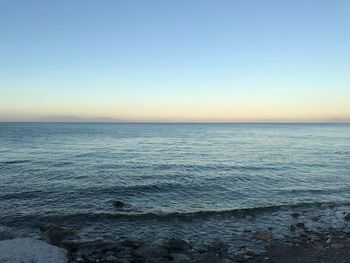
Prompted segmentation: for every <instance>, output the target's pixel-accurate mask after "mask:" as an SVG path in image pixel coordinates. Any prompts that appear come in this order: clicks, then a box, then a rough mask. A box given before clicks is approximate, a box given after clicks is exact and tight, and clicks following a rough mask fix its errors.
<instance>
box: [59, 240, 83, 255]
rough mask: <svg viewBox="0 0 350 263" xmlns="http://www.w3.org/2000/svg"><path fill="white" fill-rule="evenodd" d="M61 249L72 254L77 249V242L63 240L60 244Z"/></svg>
mask: <svg viewBox="0 0 350 263" xmlns="http://www.w3.org/2000/svg"><path fill="white" fill-rule="evenodd" d="M62 247H64V248H65V249H66V250H67V251H68V252H70V253H74V252H77V251H78V249H79V242H77V241H73V240H65V241H63V242H62Z"/></svg>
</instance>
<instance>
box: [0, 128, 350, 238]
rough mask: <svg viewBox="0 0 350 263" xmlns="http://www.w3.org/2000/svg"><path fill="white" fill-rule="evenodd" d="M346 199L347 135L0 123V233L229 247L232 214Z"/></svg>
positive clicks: (349, 187)
mask: <svg viewBox="0 0 350 263" xmlns="http://www.w3.org/2000/svg"><path fill="white" fill-rule="evenodd" d="M113 200H121V201H123V202H125V203H126V206H125V207H123V208H115V207H113V205H112V201H113ZM349 200H350V125H345V124H344V125H339V124H338V125H337V124H334V125H331V124H319V125H317V124H83V123H77V124H72V123H66V124H63V123H59V124H58V123H56V124H48V123H1V124H0V211H1V213H0V224H5V225H10V226H15V227H18V228H23V229H32V230H33V229H37V227H38V225H40V224H42V223H48V222H49V223H50V222H51V223H52V222H54V223H59V224H62V225H67V226H70V227H73V228H75V229H78V230H79V231H80V234H81V236H82V237H83V238H86V239H89V240H93V239H95V238H105V239H115V238H120V237H122V236H126V235H134V236H137V237H143V236H147V235H151V236H152V235H153V236H154V235H158V236H159V237H160V238H161V237H162V236H167V235H173V234H177V235H185V236H188V237H189V238H195V237H199V236H205V234H206V233H209V234H210V235H211V236H215V235H218V236H220V237H223V236H227V237H228V238H232V235H233V234H232V233H233V232H237V231H238V230H237V229H240V227H242V225H245V227H247V226H251V225H252V224H248V223H246V222H245V221H244V218H241V216H240V215H241V213H240V211H250V212H252V211H254V209H256V210H257V211H259V210H263V209H265V208H266V209H268V208H269V207H270V208H280V209H281V210H283V209H286V207H293V206H296V207H303V206H308V205H311V206H312V205H313V204H319V203H320V202H329V201H332V202H337V203H347V202H349ZM247 209H248V210H247ZM272 210H273V209H272ZM273 211H275V210H273ZM273 211H272V212H271V214H273ZM281 218H282V219H281ZM264 220H265V221H264ZM271 220H275V221H276V222H274V224H275V225H279V223H281V222H280V221H279V220H282V221H283V220H284V219H283V217H281V216H278V217H276V218H275V219H268V217H266V219H264V217H262V219H261V220H260V221H259V223H256V224H257V225H258V227H261V226H264V224H266V225H267V224H269V221H271ZM281 225H282V223H281Z"/></svg>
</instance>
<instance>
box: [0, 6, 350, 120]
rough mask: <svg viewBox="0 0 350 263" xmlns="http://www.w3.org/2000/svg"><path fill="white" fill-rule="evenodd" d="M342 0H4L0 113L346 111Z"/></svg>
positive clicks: (156, 115)
mask: <svg viewBox="0 0 350 263" xmlns="http://www.w3.org/2000/svg"><path fill="white" fill-rule="evenodd" d="M349 14H350V1H348V0H332V1H330V0H327V1H325V0H323V1H322V0H285V1H280V0H274V1H272V0H266V1H261V0H248V1H247V0H222V1H215V0H210V1H209V0H197V1H194V0H176V1H170V0H149V1H145V0H139V1H135V0H120V1H112V0H105V1H97V0H95V1H91V0H75V1H71V0H60V1H51V0H42V1H38V0H31V1H27V0H22V1H20V0H0V120H27V119H32V118H40V117H47V116H67V115H73V116H78V117H82V118H91V117H111V118H116V119H121V120H160V121H162V120H169V121H259V120H262V121H263V120H268V121H269V120H278V121H280V120H281V121H289V120H293V121H298V120H300V121H315V120H316V121H317V120H324V119H329V118H345V119H350V15H349Z"/></svg>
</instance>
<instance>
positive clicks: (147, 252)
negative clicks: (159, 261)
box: [134, 245, 169, 259]
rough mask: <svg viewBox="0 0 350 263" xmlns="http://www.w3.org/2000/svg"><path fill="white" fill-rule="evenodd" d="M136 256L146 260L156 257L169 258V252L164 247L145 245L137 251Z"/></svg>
mask: <svg viewBox="0 0 350 263" xmlns="http://www.w3.org/2000/svg"><path fill="white" fill-rule="evenodd" d="M134 253H135V256H136V257H139V258H144V259H150V258H155V257H168V254H169V252H168V250H167V249H165V248H163V247H157V246H150V245H143V246H140V247H138V248H137V249H136V250H135V252H134Z"/></svg>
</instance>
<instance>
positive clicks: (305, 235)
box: [0, 203, 350, 263]
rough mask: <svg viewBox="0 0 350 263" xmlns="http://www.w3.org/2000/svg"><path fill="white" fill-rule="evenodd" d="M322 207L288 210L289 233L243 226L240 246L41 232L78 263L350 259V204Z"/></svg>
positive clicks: (55, 229) (53, 228) (59, 229)
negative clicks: (88, 239)
mask: <svg viewBox="0 0 350 263" xmlns="http://www.w3.org/2000/svg"><path fill="white" fill-rule="evenodd" d="M318 209H319V212H315V211H314V210H312V211H304V213H303V211H301V210H300V209H299V210H298V209H294V210H288V215H289V217H290V218H291V220H292V222H293V223H292V224H288V222H286V225H285V228H286V231H289V233H290V235H287V236H284V237H280V236H278V235H276V232H274V225H273V223H271V224H270V226H267V227H266V228H264V229H255V230H251V229H243V230H242V233H238V235H241V238H242V244H241V245H239V246H238V248H237V244H232V242H234V241H232V242H230V241H223V240H220V239H217V238H214V237H213V238H212V239H211V240H210V242H208V243H207V244H200V243H196V242H194V241H191V240H188V239H186V238H185V237H181V236H180V237H179V236H174V237H172V236H169V238H168V239H167V240H162V241H159V240H148V241H147V240H142V239H139V240H138V239H135V238H130V237H128V236H126V237H125V238H123V239H122V240H119V241H107V239H104V238H103V237H101V239H100V240H95V241H92V242H86V241H84V240H80V239H79V233H78V232H76V231H74V230H71V229H69V228H66V227H64V226H57V225H43V226H41V228H40V232H41V239H42V240H45V241H46V242H48V243H50V244H52V245H54V246H58V247H60V248H63V249H65V250H66V251H67V256H68V262H72V263H78V262H86V263H91V262H116V263H127V262H134V263H142V262H149V263H152V262H153V263H165V262H169V263H170V262H174V263H188V262H197V263H211V262H213V263H216V262H217V263H220V262H221V263H229V262H271V263H272V262H286V263H289V262H290V263H292V262H326V263H327V262H347V259H348V258H350V228H349V227H348V225H349V224H350V213H349V212H345V211H350V207H349V206H337V205H335V204H333V203H323V204H321V205H320V206H319V208H318ZM330 213H331V214H334V215H336V216H337V217H338V220H342V225H340V224H339V222H336V221H335V220H334V218H333V219H332V218H331V217H326V215H328V214H330ZM260 216H261V217H263V215H260V214H257V215H246V216H245V219H246V220H248V221H250V222H251V223H252V224H253V223H254V222H256V221H259V220H260V219H261V218H260ZM322 220H328V221H329V222H328V225H327V227H324V228H321V227H319V226H318V224H319V222H320V221H322ZM0 230H1V228H0ZM4 233H5V234H4ZM236 234H237V233H236ZM11 238H14V236H11V234H9V231H7V232H6V231H2V232H1V231H0V240H1V239H11ZM209 238H211V237H209ZM247 238H249V241H246V240H247ZM154 241H156V242H154ZM157 241H159V242H157ZM0 242H1V241H0ZM0 244H1V243H0ZM0 247H1V245H0Z"/></svg>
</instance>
